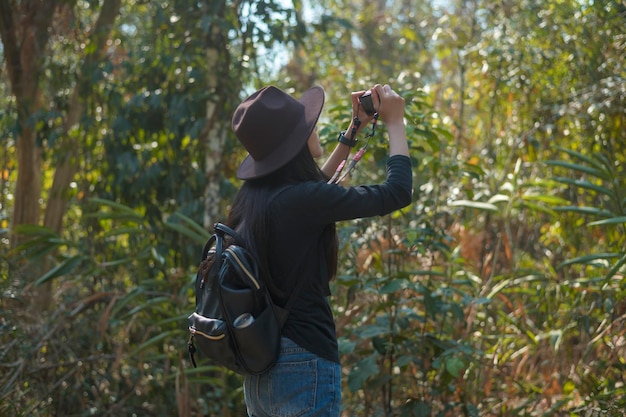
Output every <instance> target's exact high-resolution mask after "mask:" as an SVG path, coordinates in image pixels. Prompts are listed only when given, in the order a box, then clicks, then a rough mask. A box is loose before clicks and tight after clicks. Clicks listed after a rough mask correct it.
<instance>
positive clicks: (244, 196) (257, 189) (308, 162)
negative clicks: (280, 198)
mask: <svg viewBox="0 0 626 417" xmlns="http://www.w3.org/2000/svg"><path fill="white" fill-rule="evenodd" d="M327 180H328V178H327V177H326V175H324V173H323V172H322V171H321V169H320V168H319V166H318V165H317V163H316V162H315V160H314V159H313V157H312V156H311V152H310V151H309V149H308V146H307V145H305V146H304V147H303V148H302V149H301V150H300V152H299V153H298V154H297V155H296V156H295V157H294V158H293V159H292V160H291V161H289V162H288V163H287V164H286V165H284V166H283V167H281V168H280V169H278V170H276V171H274V172H272V173H270V174H268V175H266V176H264V177H261V178H257V179H251V180H247V181H246V182H245V183H244V184H243V185H242V186H241V188H240V189H239V191H238V192H237V195H236V196H235V198H234V200H233V204H232V207H231V209H230V213H229V215H228V219H227V221H226V223H227V224H228V225H229V226H230V227H232V228H234V229H237V230H238V231H239V233H240V234H241V237H242V239H243V240H244V241H245V242H244V243H245V244H246V245H247V246H248V247H250V248H253V249H254V250H255V251H256V254H257V256H258V258H259V266H260V269H261V273H262V274H263V278H264V279H265V282H267V284H268V287H269V288H270V291H272V292H273V293H274V294H276V295H278V296H281V295H282V294H281V292H280V291H279V290H278V289H277V288H276V287H275V286H274V285H273V283H272V281H271V277H270V274H269V261H268V260H269V248H268V245H267V242H270V239H269V237H270V236H269V231H268V218H267V213H266V211H267V206H268V202H269V199H270V198H271V197H272V196H273V194H274V193H275V192H276V191H278V190H279V189H280V188H281V187H283V186H286V185H291V184H297V183H300V182H305V181H327ZM323 239H324V242H323V243H324V247H325V248H326V253H325V256H326V265H327V269H328V277H329V279H332V278H333V277H334V276H335V275H336V273H337V252H338V246H339V245H338V241H337V231H336V228H335V224H334V223H331V224H329V225H328V226H327V227H326V229H325V230H324V236H323Z"/></svg>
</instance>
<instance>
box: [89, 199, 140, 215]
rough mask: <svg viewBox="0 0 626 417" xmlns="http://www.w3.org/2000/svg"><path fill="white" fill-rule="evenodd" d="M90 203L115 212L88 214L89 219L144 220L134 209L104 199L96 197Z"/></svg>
mask: <svg viewBox="0 0 626 417" xmlns="http://www.w3.org/2000/svg"><path fill="white" fill-rule="evenodd" d="M89 202H91V203H96V204H100V205H103V206H106V207H110V208H112V209H114V211H112V212H104V211H99V212H97V213H88V214H86V215H85V216H87V217H96V218H100V219H107V218H111V219H121V218H125V219H129V220H134V221H142V220H143V215H141V214H139V213H137V212H136V211H135V210H133V209H132V208H130V207H128V206H125V205H123V204H119V203H116V202H115V201H111V200H106V199H104V198H96V197H94V198H90V199H89Z"/></svg>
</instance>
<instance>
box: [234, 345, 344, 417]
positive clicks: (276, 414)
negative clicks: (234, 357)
mask: <svg viewBox="0 0 626 417" xmlns="http://www.w3.org/2000/svg"><path fill="white" fill-rule="evenodd" d="M243 392H244V397H245V399H246V406H247V408H248V416H249V417H339V412H340V409H341V366H340V365H339V364H338V363H335V362H331V361H328V360H326V359H322V358H320V357H319V356H317V355H314V354H312V353H310V352H308V351H306V350H304V349H303V348H301V347H300V346H298V345H296V344H295V343H294V342H293V341H291V340H290V339H287V338H286V337H283V338H282V341H281V349H280V356H279V358H278V362H277V363H276V365H274V367H272V368H271V369H270V370H269V371H267V372H265V373H264V374H262V375H254V376H246V377H245V379H244V383H243Z"/></svg>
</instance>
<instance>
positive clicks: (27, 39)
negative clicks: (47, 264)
mask: <svg viewBox="0 0 626 417" xmlns="http://www.w3.org/2000/svg"><path fill="white" fill-rule="evenodd" d="M56 4H57V1H54V0H50V1H32V2H15V1H14V0H6V1H2V2H0V37H1V39H2V45H3V48H4V60H5V62H6V68H7V72H8V74H9V81H10V84H11V92H12V93H13V95H15V102H16V105H17V113H18V132H19V133H18V137H17V141H16V148H17V163H18V166H17V169H18V171H17V183H16V186H15V204H14V206H13V224H12V232H13V233H12V245H13V246H16V245H17V244H18V243H19V242H20V240H21V238H19V237H18V236H17V235H16V233H15V227H16V226H19V225H22V224H39V222H40V214H41V208H40V204H39V200H40V198H41V148H40V147H39V145H38V144H37V131H36V121H34V120H33V116H34V115H35V114H36V113H37V110H38V109H39V108H40V107H41V103H40V93H41V92H40V88H39V80H40V78H41V74H42V66H43V61H44V60H43V58H44V57H45V49H46V46H47V44H48V37H49V35H48V33H49V32H48V28H49V27H50V23H51V21H52V15H53V12H54V9H55V7H56Z"/></svg>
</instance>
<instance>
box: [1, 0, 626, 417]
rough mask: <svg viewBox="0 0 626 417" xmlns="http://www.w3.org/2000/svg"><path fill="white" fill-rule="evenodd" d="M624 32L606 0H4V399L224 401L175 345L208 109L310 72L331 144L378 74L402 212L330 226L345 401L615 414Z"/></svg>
mask: <svg viewBox="0 0 626 417" xmlns="http://www.w3.org/2000/svg"><path fill="white" fill-rule="evenodd" d="M625 27H626V3H625V2H623V1H621V0H602V1H581V0H541V1H540V0H504V1H499V2H493V1H485V0H449V1H448V0H437V1H435V0H374V1H369V0H367V1H366V0H318V1H316V2H309V1H302V0H293V1H289V0H281V1H275V0H268V1H258V0H237V1H227V0H193V1H191V0H163V1H158V2H156V1H145V0H99V1H96V0H93V1H92V0H46V1H43V0H41V1H35V0H28V1H27V0H4V1H2V2H0V36H1V38H0V40H1V43H0V56H1V58H2V66H1V70H0V143H1V147H0V239H1V241H0V261H1V264H0V289H1V290H2V292H1V298H0V368H1V370H0V415H1V416H20V417H21V416H165V415H168V416H178V417H187V416H226V417H227V416H243V415H245V406H244V404H243V395H242V389H241V378H240V377H239V376H237V375H234V374H231V373H228V372H225V371H224V370H222V369H219V368H215V367H213V366H211V365H210V364H208V363H204V364H203V365H202V366H201V367H200V368H198V369H194V368H192V367H191V366H190V364H189V362H188V360H187V358H186V342H187V334H188V331H187V329H186V317H187V315H188V314H189V313H190V312H191V311H192V310H193V307H194V306H193V292H192V282H193V278H194V273H195V271H194V269H195V267H196V265H197V262H198V261H199V252H200V250H201V248H202V245H203V243H204V240H205V239H206V237H207V233H208V232H207V231H208V230H209V228H210V225H212V224H213V223H214V222H216V221H218V220H223V219H224V216H225V214H226V212H227V210H228V204H229V201H230V199H231V198H232V196H233V194H234V192H235V190H236V188H237V187H238V185H239V183H238V181H237V180H236V178H235V170H236V168H237V166H238V164H239V162H240V161H241V159H242V158H243V156H244V152H243V151H242V149H241V147H240V146H238V145H237V142H236V140H235V139H234V137H233V134H232V132H231V130H230V118H231V114H232V110H233V108H234V106H235V105H236V104H237V103H238V102H239V101H240V100H241V99H242V98H243V97H244V96H245V95H247V94H248V93H250V92H251V91H253V90H254V89H256V88H258V87H260V86H262V85H265V84H275V85H278V86H279V87H281V88H284V89H286V90H288V91H290V92H293V93H294V94H295V95H296V96H297V95H298V94H299V93H301V92H303V91H304V90H305V89H307V88H309V87H310V86H311V85H313V84H320V85H322V86H324V88H325V89H326V92H327V105H326V108H325V110H324V112H323V114H322V119H321V121H320V135H321V137H322V138H324V139H326V142H325V143H326V147H327V149H331V147H332V146H334V141H335V138H336V137H337V132H339V131H340V130H342V129H345V127H346V126H347V123H348V122H349V117H350V108H349V104H348V98H349V93H350V92H351V91H357V90H363V89H367V88H369V87H371V86H372V85H373V84H375V83H381V84H384V83H389V84H391V85H392V86H393V87H394V88H395V89H396V90H397V91H399V92H401V93H402V95H403V96H404V97H405V99H406V102H407V113H406V116H407V125H408V131H409V140H410V146H411V156H412V158H413V160H414V185H415V193H414V202H413V204H412V205H411V206H409V207H407V208H406V209H404V210H402V211H400V212H396V213H394V214H392V215H389V216H385V217H382V218H375V219H366V220H361V221H354V222H345V223H342V224H340V227H339V233H340V240H341V246H342V248H341V254H342V256H341V265H340V271H339V276H338V278H337V280H336V281H335V282H334V284H333V296H332V299H331V302H332V305H333V308H334V310H335V313H336V317H337V329H338V333H339V337H340V349H341V357H342V363H343V374H344V377H343V381H344V389H343V415H344V416H385V417H390V416H415V417H423V416H455V417H456V416H623V413H624V411H623V410H624V409H626V399H625V398H626V386H625V382H626V381H625V375H626V327H625V324H626V299H625V297H626V281H625V280H624V272H625V271H626V266H625V264H626V233H625V231H626V230H625V228H626V173H625V168H624V163H625V162H626V69H625V66H624V63H625V62H626V30H625V29H624V28H625ZM385 139H386V136H385V130H384V124H380V125H379V127H378V128H377V133H376V135H375V136H374V137H373V138H372V139H371V140H370V143H369V146H368V151H367V153H366V155H365V157H364V159H363V160H362V161H361V162H360V163H359V165H358V169H357V170H356V171H355V172H354V174H353V175H352V177H351V178H350V179H349V180H348V182H347V184H346V185H348V184H350V183H367V182H372V181H380V179H381V178H383V177H384V164H385V161H386V146H385Z"/></svg>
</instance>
